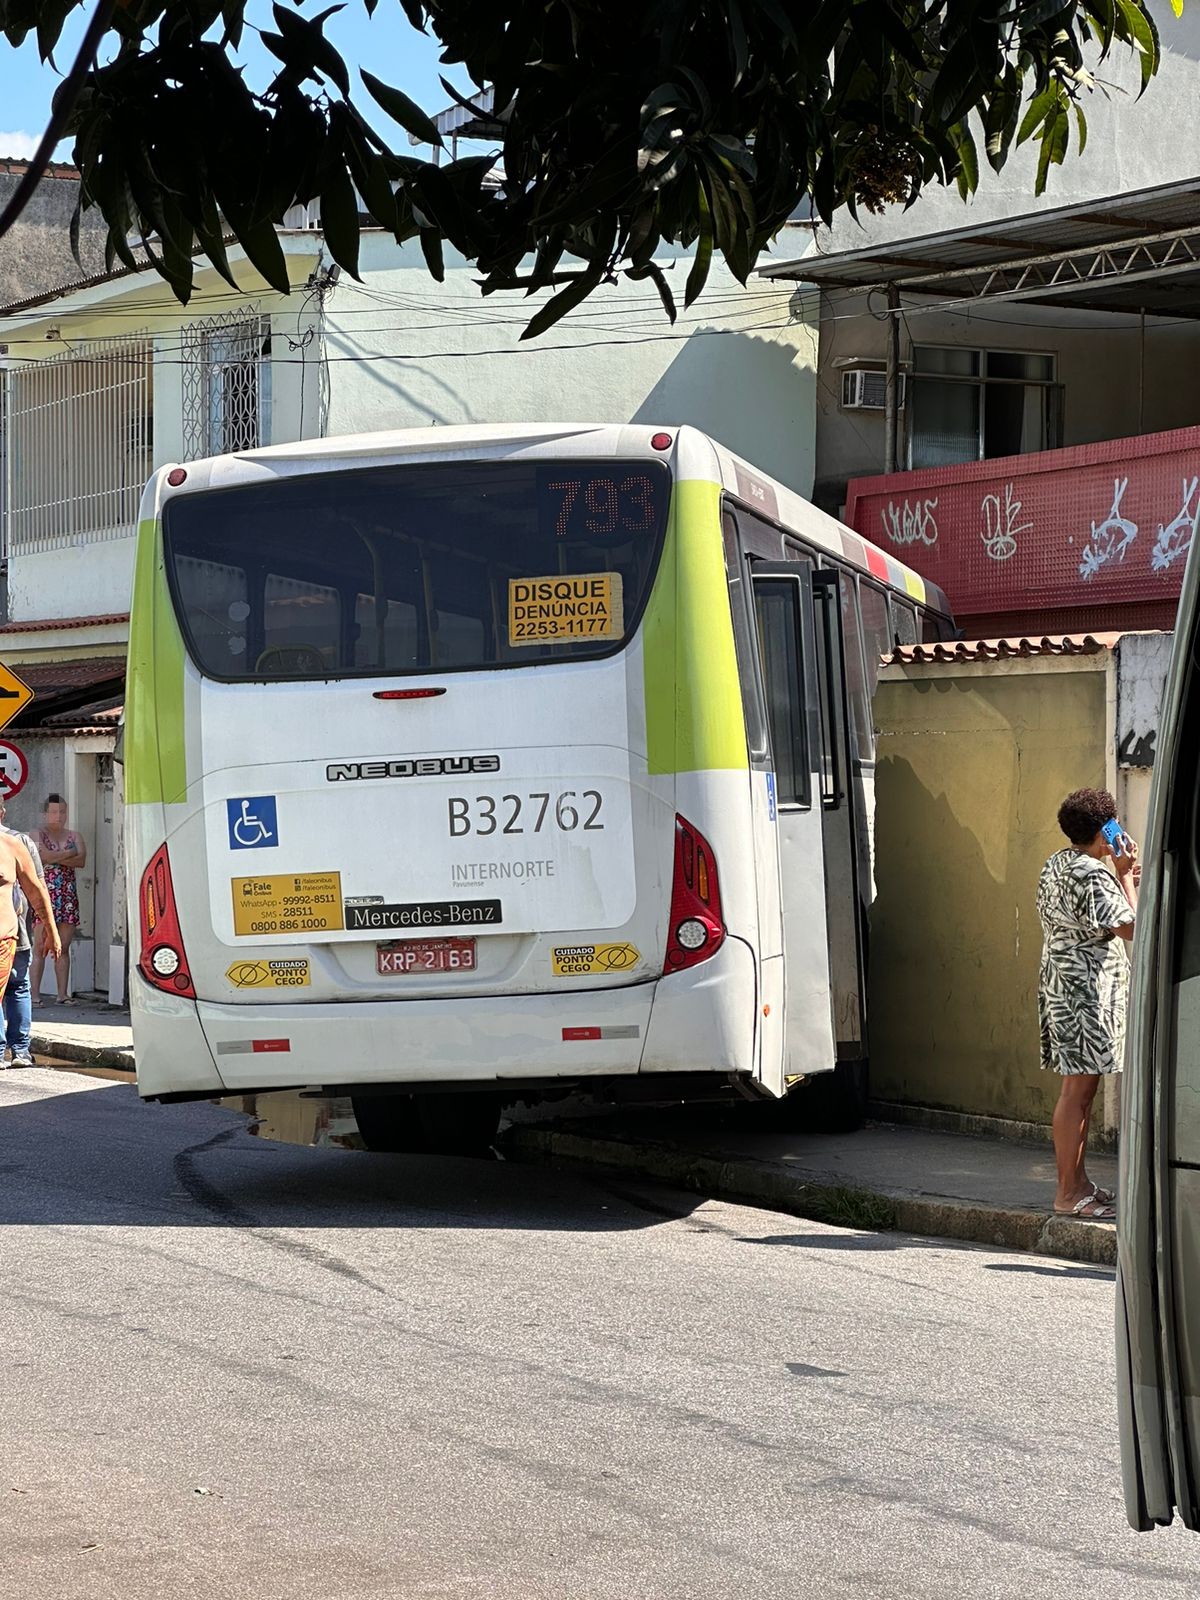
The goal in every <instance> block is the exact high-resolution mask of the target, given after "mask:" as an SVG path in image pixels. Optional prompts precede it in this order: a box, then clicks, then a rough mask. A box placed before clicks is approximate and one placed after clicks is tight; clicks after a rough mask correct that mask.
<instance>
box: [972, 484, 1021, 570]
mask: <svg viewBox="0 0 1200 1600" xmlns="http://www.w3.org/2000/svg"><path fill="white" fill-rule="evenodd" d="M1020 516H1021V502H1020V501H1019V500H1018V499H1017V496H1016V490H1015V489H1014V488H1013V486H1012V484H1011V483H1006V484H1005V485H1004V491H1003V500H1002V499H1001V491H1000V490H999V489H997V490H996V491H995V492H994V493H992V494H985V495H984V497H983V499H982V500H981V501H980V502H979V519H980V524H981V526H980V529H979V537H980V538H981V539H982V540H983V548H984V549H985V550H986V551H987V553H988V555H989V556H991V558H992V560H993V561H1009V560H1011V558H1012V557H1013V556H1015V555H1016V553H1017V540H1018V539H1019V538H1020V537H1021V535H1022V534H1023V533H1028V532H1029V530H1030V528H1032V527H1033V523H1032V522H1022V521H1021V520H1020Z"/></svg>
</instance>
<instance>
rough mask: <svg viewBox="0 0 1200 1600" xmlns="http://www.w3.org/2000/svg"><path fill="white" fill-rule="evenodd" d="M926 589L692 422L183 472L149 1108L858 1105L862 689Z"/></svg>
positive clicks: (865, 865)
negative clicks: (236, 1102)
mask: <svg viewBox="0 0 1200 1600" xmlns="http://www.w3.org/2000/svg"><path fill="white" fill-rule="evenodd" d="M951 633H952V622H951V618H950V615H949V610H948V607H947V605H946V601H945V599H944V597H943V596H942V594H941V593H940V592H939V591H938V590H937V589H935V588H934V587H933V586H932V585H928V584H925V583H923V582H922V580H921V579H920V578H919V577H918V576H917V575H916V574H915V573H914V572H912V571H910V570H909V569H908V568H906V567H903V566H901V565H900V564H899V563H897V562H896V561H895V560H894V559H893V558H892V557H891V556H889V555H886V554H884V553H883V552H882V551H879V550H876V549H875V548H873V547H872V546H870V545H867V544H865V543H864V542H863V541H862V540H861V539H860V538H859V537H858V536H857V535H856V534H854V533H852V532H851V531H850V530H849V529H847V528H845V527H843V526H842V525H841V524H840V523H838V522H836V521H835V520H834V519H832V518H831V517H828V516H826V515H824V514H823V513H821V512H820V511H818V510H816V509H815V508H814V507H813V506H812V505H810V504H808V503H807V502H806V501H804V500H802V499H801V498H800V497H799V496H797V495H795V494H792V493H791V492H789V491H788V490H787V489H785V488H783V487H782V486H781V485H780V484H778V483H774V482H772V481H771V480H769V479H768V478H766V477H764V476H763V475H762V474H761V473H759V472H756V471H755V470H754V469H753V468H752V467H750V466H748V465H747V464H746V463H745V462H743V461H740V460H738V459H737V458H736V457H734V456H733V455H731V454H730V453H729V452H728V451H727V450H724V449H722V448H721V447H720V446H719V445H718V444H716V443H714V442H713V440H711V439H709V438H707V437H705V436H704V435H703V434H701V433H698V432H696V431H695V430H694V429H691V428H663V429H654V428H649V427H641V426H623V427H602V426H594V427H593V426H578V425H564V426H560V427H552V426H549V425H547V426H540V427H505V428H502V427H490V428H438V429H429V430H420V431H412V432H405V433H378V434H370V435H365V436H362V437H357V438H342V439H337V438H334V439H324V440H319V441H314V442H310V443H301V444H296V445H288V446H281V447H276V448H272V449H265V450H258V451H253V452H248V453H245V454H239V455H231V456H223V457H218V458H215V459H213V460H208V461H198V462H190V463H188V464H187V465H186V466H177V467H173V468H169V469H168V468H164V469H162V470H161V471H160V472H158V473H157V474H156V476H155V477H154V478H153V480H152V481H151V483H150V485H149V487H148V489H147V491H146V497H145V500H144V504H143V508H142V516H141V522H140V532H139V548H138V555H137V567H136V577H135V588H134V599H133V615H132V620H131V632H130V657H129V687H128V704H127V710H126V729H125V763H126V817H127V829H128V835H127V850H128V857H127V860H128V869H129V878H130V884H131V919H130V927H131V930H132V933H131V938H132V940H133V950H132V963H131V964H132V967H133V978H132V984H131V987H132V1007H133V1018H134V1029H135V1045H136V1053H137V1062H138V1084H139V1088H140V1092H141V1093H142V1095H143V1096H145V1097H146V1098H149V1099H160V1100H166V1099H186V1098H192V1097H194V1098H201V1097H205V1098H208V1097H212V1096H219V1095H226V1094H231V1095H233V1094H236V1095H241V1094H250V1093H261V1092H266V1091H270V1090H276V1089H289V1088H304V1089H309V1090H312V1091H314V1092H318V1093H322V1092H323V1093H329V1094H337V1095H341V1096H345V1095H350V1096H352V1098H353V1101H354V1106H355V1113H356V1116H357V1118H358V1122H359V1126H360V1128H361V1130H362V1132H363V1135H364V1138H365V1139H366V1141H367V1143H368V1144H369V1145H370V1146H372V1147H376V1148H392V1149H395V1148H413V1147H422V1141H423V1147H425V1148H437V1149H454V1148H466V1147H469V1146H471V1145H477V1144H480V1143H486V1142H487V1140H488V1138H489V1137H490V1135H491V1133H493V1132H494V1130H495V1125H496V1121H497V1118H498V1116H499V1112H500V1109H501V1107H502V1106H503V1105H504V1104H505V1103H506V1102H509V1103H511V1102H513V1101H515V1100H518V1099H525V1100H528V1099H530V1098H538V1097H546V1096H552V1095H555V1094H562V1093H564V1092H569V1091H570V1090H571V1089H573V1088H578V1087H579V1086H581V1085H590V1086H591V1087H592V1088H593V1089H594V1090H596V1091H597V1092H599V1093H607V1094H609V1095H612V1096H615V1097H617V1098H620V1097H621V1096H622V1095H624V1096H628V1097H631V1098H636V1097H644V1098H647V1099H655V1100H675V1101H677V1100H681V1099H687V1098H690V1097H694V1096H712V1095H719V1094H729V1093H740V1094H742V1095H746V1096H749V1097H751V1098H753V1097H763V1098H767V1099H770V1098H777V1099H778V1098H782V1097H784V1096H785V1095H788V1094H789V1090H791V1089H792V1088H793V1087H795V1086H799V1085H801V1080H805V1084H804V1086H802V1087H801V1098H800V1099H799V1100H798V1101H797V1100H792V1099H790V1098H789V1101H788V1105H789V1112H790V1114H793V1115H794V1114H795V1113H796V1111H797V1110H798V1111H799V1115H800V1116H801V1118H802V1119H804V1120H805V1121H809V1120H811V1121H812V1122H813V1123H814V1124H816V1123H818V1122H822V1123H823V1124H824V1125H826V1126H830V1125H832V1126H839V1127H848V1126H853V1125H856V1124H857V1122H859V1121H860V1120H861V1118H862V1116H863V1113H864V1109H865V1104H866V1063H867V1049H868V1036H867V1018H866V989H865V978H864V973H865V960H866V936H867V920H866V917H867V911H868V909H869V904H870V899H871V817H872V805H873V778H872V772H873V759H874V744H873V732H872V724H871V693H872V689H873V686H874V680H875V671H876V666H877V664H878V661H879V659H880V656H881V653H883V652H885V651H887V650H888V649H890V648H891V647H892V645H893V644H894V643H895V642H896V641H897V640H898V641H900V642H916V641H917V640H918V639H931V638H940V637H947V636H950V635H951Z"/></svg>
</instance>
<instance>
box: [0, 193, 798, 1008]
mask: <svg viewBox="0 0 1200 1600" xmlns="http://www.w3.org/2000/svg"><path fill="white" fill-rule="evenodd" d="M291 220H294V221H295V224H296V225H295V226H293V227H289V228H286V229H284V230H282V231H281V234H280V239H281V243H282V245H283V248H284V252H285V255H286V257H287V261H288V265H289V276H290V280H291V284H292V288H291V292H290V293H289V294H287V295H281V294H279V293H277V292H276V291H275V290H272V289H270V288H269V287H268V286H267V285H266V284H265V283H263V282H262V281H261V280H258V279H257V277H256V275H255V274H254V272H253V270H252V269H251V268H250V267H249V266H248V264H247V263H246V262H245V260H244V259H243V258H242V256H241V254H240V252H239V251H238V250H237V249H236V248H232V249H231V251H230V259H231V264H232V267H233V271H234V275H235V276H236V278H237V279H238V282H239V284H241V285H243V287H242V288H241V289H240V290H239V291H237V292H235V291H233V290H232V289H231V288H230V286H229V285H228V284H227V283H225V282H224V281H223V280H222V279H221V278H220V277H219V276H218V275H217V274H216V273H215V272H213V271H211V270H210V269H198V271H197V282H196V290H195V293H194V294H193V297H192V299H191V301H190V303H189V304H188V305H187V306H186V307H185V306H181V305H179V304H178V303H177V302H176V301H175V300H174V298H173V297H172V295H171V293H170V290H169V289H168V287H167V286H166V284H165V283H163V281H162V280H161V279H160V278H159V277H158V276H157V274H155V273H153V272H152V271H149V270H141V271H137V272H132V271H120V272H117V273H114V274H112V275H109V276H103V277H99V276H98V277H96V278H93V279H90V280H85V281H83V282H79V283H75V284H72V285H69V286H67V287H64V288H62V289H60V290H58V291H56V292H51V293H45V294H42V295H38V296H31V297H27V298H26V299H25V300H23V301H19V302H15V303H12V304H10V305H8V306H7V307H4V308H0V363H2V367H3V419H4V422H3V439H4V452H3V454H4V459H3V472H2V475H0V494H2V500H0V551H2V555H3V563H4V566H3V570H4V573H5V577H6V595H7V608H6V615H5V617H4V619H3V621H0V659H3V660H4V661H5V662H6V663H7V664H8V665H9V666H11V667H13V668H14V669H15V670H16V671H17V672H18V673H19V674H20V675H21V676H22V677H24V678H25V679H26V681H28V682H29V684H30V685H31V687H33V688H34V690H35V693H36V699H35V701H34V703H33V705H32V706H31V707H30V708H29V710H28V711H27V712H26V714H25V715H24V716H23V717H21V718H19V719H18V720H17V721H16V722H15V723H14V724H12V726H11V728H10V730H9V733H8V737H10V738H12V739H13V740H14V741H15V742H17V743H18V745H19V746H20V748H21V750H22V751H23V753H24V755H25V757H26V759H27V762H28V767H29V779H28V782H27V784H26V786H25V788H24V789H23V791H22V792H21V793H20V794H19V795H18V796H16V797H15V798H14V799H13V801H12V803H11V806H10V817H11V820H13V821H14V822H15V823H16V824H17V825H19V826H22V827H30V826H32V825H33V824H34V823H35V822H36V819H37V812H38V808H39V806H40V803H41V801H42V800H43V799H44V797H45V795H46V794H47V793H49V792H50V791H52V790H53V791H57V792H60V793H62V794H63V795H64V796H65V797H66V799H67V801H68V804H69V806H70V808H71V815H72V822H73V825H74V826H76V827H77V828H79V829H80V830H81V831H82V832H83V833H84V834H85V836H86V837H87V838H88V840H89V843H90V844H91V847H92V859H91V861H90V862H89V866H88V869H87V872H86V873H85V874H84V875H83V881H82V882H81V902H82V916H83V929H82V937H81V939H80V940H79V941H78V942H77V944H76V956H75V976H74V983H75V987H76V988H77V989H90V988H96V989H99V990H100V991H102V992H106V993H107V994H108V995H109V997H110V998H111V999H113V1000H114V1001H116V1000H119V999H120V998H122V997H123V994H124V984H125V910H124V906H125V892H124V871H123V863H122V860H121V850H120V817H121V807H122V797H121V767H120V762H119V759H115V758H116V757H117V756H118V755H119V752H118V751H117V748H116V747H117V735H118V731H119V719H120V708H121V704H122V699H123V685H124V660H125V651H126V646H127V640H128V610H129V594H130V587H131V582H132V572H133V554H134V543H135V533H136V523H137V513H138V505H139V501H140V498H141V493H142V489H143V486H144V484H145V481H146V478H147V477H148V476H149V474H150V472H151V471H152V470H154V469H155V468H157V467H159V466H162V465H164V464H166V463H175V462H186V461H189V460H195V459H198V458H201V457H203V456H207V455H212V454H219V453H222V452H228V451H242V450H253V449H257V448H259V447H262V446H265V445H271V444H284V443H290V442H293V441H295V440H299V439H305V438H316V437H321V436H324V435H331V434H344V433H356V432H372V431H376V430H381V429H392V428H412V427H438V426H444V425H449V424H459V425H461V424H464V423H472V422H479V423H488V422H491V423H504V422H515V423H520V422H533V421H540V422H544V421H545V420H547V419H548V418H549V419H551V420H557V419H561V420H562V421H564V422H587V421H621V422H627V421H629V422H637V421H644V422H646V423H647V425H651V424H661V423H674V424H679V423H691V424H693V425H695V426H697V427H700V428H703V429H705V430H707V431H709V432H711V433H713V434H714V435H716V436H717V437H718V438H720V439H721V440H722V442H723V443H725V444H727V445H729V446H731V447H732V448H734V449H735V450H737V451H739V452H740V453H742V454H744V455H746V456H748V457H749V458H750V459H751V460H754V461H756V462H757V463H758V464H759V465H760V466H762V467H763V468H764V470H766V471H767V472H769V473H771V474H772V475H773V476H776V477H778V478H781V479H782V480H783V481H785V482H786V483H788V484H789V485H790V486H791V487H794V488H797V489H799V490H800V491H801V492H804V493H807V492H808V491H809V490H810V488H811V483H812V472H813V455H812V448H811V446H812V440H813V435H814V419H815V413H814V403H815V369H816V356H817V344H816V330H815V327H814V326H813V325H812V324H811V323H810V322H809V321H808V320H807V319H806V316H805V314H804V303H803V297H802V296H799V295H798V294H797V293H796V290H795V288H794V287H793V286H792V285H788V284H781V285H773V284H769V285H757V286H755V287H752V288H751V289H750V290H746V289H743V288H742V286H741V285H739V284H737V283H736V282H735V281H734V280H733V279H732V278H729V277H728V276H724V277H722V276H721V275H719V274H718V273H717V272H715V271H714V273H713V276H712V278H711V280H710V284H709V289H708V292H707V293H706V295H705V297H704V298H703V299H702V301H701V302H700V304H699V305H698V306H696V307H693V308H692V309H691V310H690V311H684V310H681V311H680V314H679V319H678V321H677V323H676V324H675V325H674V326H672V325H671V324H669V323H668V322H667V321H666V319H665V318H664V316H663V313H662V309H661V305H660V303H659V300H658V297H657V294H656V293H655V291H654V289H653V287H652V286H651V285H649V284H633V283H630V282H628V280H624V279H622V280H619V282H618V284H617V285H614V286H613V287H612V289H611V292H610V293H608V294H601V295H598V296H597V297H595V300H594V303H593V302H589V303H588V305H586V306H584V307H582V308H580V310H579V312H577V313H576V315H575V316H574V317H571V318H569V319H567V320H566V321H565V322H563V323H560V324H558V325H557V326H556V327H554V328H553V329H551V330H550V331H549V332H548V333H547V334H546V335H544V336H542V337H541V338H539V339H537V340H532V341H526V342H522V341H521V338H520V335H521V332H522V330H523V328H524V327H525V325H526V323H527V322H528V320H529V317H530V316H531V315H532V314H533V311H534V310H535V309H536V304H537V302H536V301H531V300H529V299H527V298H524V297H516V296H510V297H501V296H493V297H489V298H488V299H487V300H484V299H483V298H482V297H481V296H480V294H479V291H478V288H477V286H476V283H475V280H474V269H473V268H471V267H470V266H469V264H468V263H466V262H465V261H458V262H455V261H450V262H448V264H447V272H446V277H445V281H444V282H443V283H440V284H439V283H435V282H434V281H433V280H432V279H431V278H430V277H429V275H428V272H427V270H426V268H425V264H424V260H423V257H422V255H421V252H420V250H419V248H417V247H416V246H413V247H401V246H399V245H397V244H396V243H395V241H394V240H392V239H391V238H390V237H387V236H385V235H383V234H382V233H380V232H378V231H375V230H369V229H368V230H366V231H365V232H364V234H363V239H362V253H361V263H360V272H361V281H359V282H355V281H354V280H353V279H351V278H350V277H349V276H348V275H346V274H344V273H341V272H339V271H338V270H337V269H336V268H335V267H333V266H332V265H331V263H330V261H329V258H328V254H327V252H326V251H325V249H324V247H323V241H322V238H321V235H320V232H319V230H318V229H317V228H315V227H313V226H311V225H310V219H309V218H308V217H307V216H305V215H304V214H303V213H300V212H297V213H295V214H294V218H293V219H291ZM661 265H662V266H663V270H664V272H665V273H666V274H667V275H668V279H669V281H676V282H677V283H678V286H679V300H680V303H682V298H683V296H682V285H683V281H684V279H685V278H686V274H687V266H688V263H687V262H686V260H683V259H680V260H672V259H669V258H668V259H664V260H663V261H662V263H661Z"/></svg>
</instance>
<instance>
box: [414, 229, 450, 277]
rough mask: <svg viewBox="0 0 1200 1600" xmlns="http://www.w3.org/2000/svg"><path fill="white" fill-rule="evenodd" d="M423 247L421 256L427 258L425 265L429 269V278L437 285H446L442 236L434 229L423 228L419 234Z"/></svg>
mask: <svg viewBox="0 0 1200 1600" xmlns="http://www.w3.org/2000/svg"><path fill="white" fill-rule="evenodd" d="M417 238H418V240H419V241H420V245H421V254H422V255H423V256H424V257H425V265H426V266H427V267H428V268H429V276H430V277H431V278H432V279H433V280H434V282H435V283H444V282H445V280H446V263H445V259H444V257H443V255H442V240H441V235H440V234H437V233H435V232H434V231H433V229H432V228H422V229H421V231H420V232H419V233H418V234H417Z"/></svg>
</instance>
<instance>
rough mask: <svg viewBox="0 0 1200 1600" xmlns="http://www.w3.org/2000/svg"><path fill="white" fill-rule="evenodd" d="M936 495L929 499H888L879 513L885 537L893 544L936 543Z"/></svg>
mask: <svg viewBox="0 0 1200 1600" xmlns="http://www.w3.org/2000/svg"><path fill="white" fill-rule="evenodd" d="M936 510H937V495H934V496H933V497H932V498H931V499H929V500H913V501H911V502H910V501H908V500H903V501H901V503H900V504H899V505H897V504H896V502H895V501H894V500H889V501H888V503H887V505H886V506H884V507H883V509H882V510H881V511H880V513H879V520H880V521H881V522H882V523H883V531H884V535H885V537H887V538H888V539H890V540H891V541H892V543H893V544H926V545H928V544H936V543H937V536H938V525H937V521H936V519H935V518H934V515H933V513H934V512H935V511H936Z"/></svg>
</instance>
